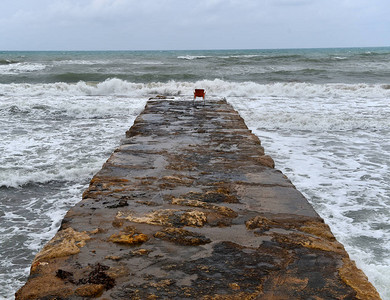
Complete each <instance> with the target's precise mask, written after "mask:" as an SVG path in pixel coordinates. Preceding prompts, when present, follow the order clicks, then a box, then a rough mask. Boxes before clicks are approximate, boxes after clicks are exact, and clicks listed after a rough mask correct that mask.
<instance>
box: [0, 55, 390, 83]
mask: <svg viewBox="0 0 390 300" xmlns="http://www.w3.org/2000/svg"><path fill="white" fill-rule="evenodd" d="M389 58H390V48H335V49H288V50H219V51H108V52H0V83H12V82H13V83H54V82H67V83H72V82H77V81H80V80H83V81H93V82H102V81H104V80H107V79H109V78H118V79H121V80H126V81H129V82H136V83H150V82H167V81H170V80H175V81H190V82H193V81H198V80H204V79H207V80H214V79H216V78H218V79H222V80H226V81H234V82H244V81H251V82H256V83H272V82H292V81H294V82H310V83H387V82H388V78H389V76H390V70H389V67H388V61H389Z"/></svg>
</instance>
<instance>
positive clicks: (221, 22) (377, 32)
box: [0, 0, 390, 50]
mask: <svg viewBox="0 0 390 300" xmlns="http://www.w3.org/2000/svg"><path fill="white" fill-rule="evenodd" d="M389 11H390V1H388V0H372V1H364V0H354V1H352V0H310V1H309V0H240V1H238V0H196V1H195V0H186V1H183V0H161V1H155V0H143V1H135V0H51V1H49V0H34V1H31V0H2V2H1V3H0V50H1V49H4V50H7V49H9V50H14V49H32V50H39V49H49V50H50V49H54V50H70V49H85V50H87V49H130V50H131V49H194V48H201V49H216V48H290V47H293V48H295V47H343V46H344V47H345V46H388V45H390V18H388V17H387V12H389Z"/></svg>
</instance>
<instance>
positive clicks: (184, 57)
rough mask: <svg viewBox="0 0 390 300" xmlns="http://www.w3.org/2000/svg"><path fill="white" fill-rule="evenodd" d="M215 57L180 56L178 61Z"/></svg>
mask: <svg viewBox="0 0 390 300" xmlns="http://www.w3.org/2000/svg"><path fill="white" fill-rule="evenodd" d="M209 57H213V56H207V55H181V56H178V57H177V58H178V59H185V60H194V59H205V58H209Z"/></svg>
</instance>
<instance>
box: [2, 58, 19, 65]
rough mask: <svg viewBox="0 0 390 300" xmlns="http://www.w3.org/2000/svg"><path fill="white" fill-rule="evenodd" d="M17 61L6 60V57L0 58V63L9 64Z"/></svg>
mask: <svg viewBox="0 0 390 300" xmlns="http://www.w3.org/2000/svg"><path fill="white" fill-rule="evenodd" d="M16 63H18V61H14V60H8V59H0V65H10V64H16Z"/></svg>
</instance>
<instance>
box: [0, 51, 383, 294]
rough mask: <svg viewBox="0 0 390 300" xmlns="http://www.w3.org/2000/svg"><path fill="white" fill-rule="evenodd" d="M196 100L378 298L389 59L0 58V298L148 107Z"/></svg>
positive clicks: (316, 54) (347, 55) (198, 54)
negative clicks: (245, 147)
mask: <svg viewBox="0 0 390 300" xmlns="http://www.w3.org/2000/svg"><path fill="white" fill-rule="evenodd" d="M195 88H203V89H205V90H206V103H207V101H208V100H215V99H222V98H226V100H227V101H228V102H229V103H231V104H232V105H233V107H234V108H235V109H236V110H237V111H238V112H239V113H240V115H241V116H242V117H243V118H244V120H245V122H246V124H247V126H248V127H249V129H251V130H252V132H253V133H255V134H256V135H257V136H259V138H260V140H261V142H262V145H263V146H264V148H265V151H266V153H267V154H268V155H270V156H272V157H273V158H274V160H275V162H276V168H277V169H280V170H281V171H282V172H283V173H284V174H286V175H287V176H288V177H289V178H290V180H291V181H292V182H293V184H294V185H295V186H296V187H297V189H299V190H300V191H301V192H302V193H303V194H304V195H305V197H306V198H307V199H308V201H309V202H310V203H311V204H312V205H313V207H314V208H315V210H316V211H317V212H318V213H319V214H320V216H321V217H322V218H324V219H325V221H326V223H328V224H329V225H330V227H331V229H332V232H333V233H334V235H335V236H336V237H337V239H338V240H339V241H340V242H341V243H342V244H343V245H344V246H345V248H346V250H347V252H348V253H349V255H350V257H351V258H352V259H353V260H355V261H356V264H357V265H358V267H359V268H361V269H362V270H363V271H364V272H365V274H366V275H367V276H368V278H369V280H370V281H371V282H372V284H373V285H374V286H375V287H376V289H377V290H378V292H379V293H380V295H381V297H382V299H388V300H389V299H390V48H332V49H277V50H213V51H211V50H210V51H200V50H199V51H198V50H197V51H83V52H61V51H55V52H1V51H0V298H4V299H13V298H14V293H15V292H16V291H17V290H18V289H19V288H20V287H21V286H22V285H23V284H24V283H25V281H26V279H27V277H28V274H29V268H30V265H31V262H32V260H33V258H34V256H35V254H36V253H37V252H38V251H39V250H40V249H42V247H43V245H44V244H45V243H47V241H49V240H50V239H51V238H52V237H53V235H54V234H55V233H56V231H57V230H58V228H59V226H60V223H61V220H62V218H63V216H64V215H65V213H66V212H67V211H68V210H69V208H71V207H72V206H73V205H75V204H76V203H77V202H78V201H80V200H81V195H82V193H83V191H84V190H85V189H86V188H87V186H88V184H89V181H90V180H91V178H92V176H93V175H94V174H95V173H96V172H97V171H98V170H99V169H100V168H101V167H102V165H103V163H104V162H105V161H106V160H107V159H108V157H109V156H110V154H111V153H112V152H113V150H114V149H115V148H117V147H118V146H119V145H120V142H121V139H123V138H124V134H125V131H126V130H127V129H128V128H130V127H131V126H132V124H133V122H134V119H135V118H136V116H137V115H138V114H139V113H140V112H141V111H142V110H143V108H144V106H145V103H146V101H147V100H148V99H149V98H150V97H155V96H157V95H161V96H167V97H168V98H173V99H176V100H188V101H192V98H193V90H194V89H195ZM161 101H164V100H161ZM197 101H201V100H197ZM190 104H191V103H189V105H190Z"/></svg>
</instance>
